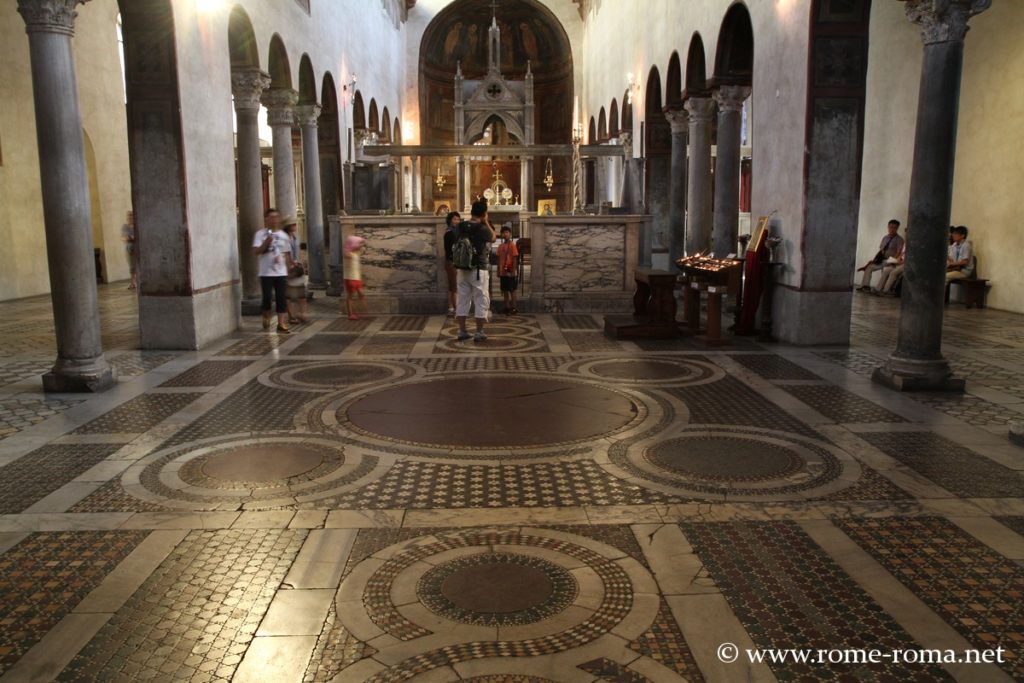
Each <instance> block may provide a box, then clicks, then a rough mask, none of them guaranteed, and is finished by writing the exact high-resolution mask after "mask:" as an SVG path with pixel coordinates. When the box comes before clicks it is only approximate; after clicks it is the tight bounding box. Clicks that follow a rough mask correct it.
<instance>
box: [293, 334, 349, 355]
mask: <svg viewBox="0 0 1024 683" xmlns="http://www.w3.org/2000/svg"><path fill="white" fill-rule="evenodd" d="M356 339H357V337H356V335H351V334H314V335H313V336H312V337H310V338H309V339H307V340H306V341H304V342H302V343H301V344H299V346H298V348H296V349H293V350H292V352H291V353H290V354H289V355H290V356H337V355H339V354H341V352H342V351H344V350H345V349H347V348H348V346H349V344H351V343H352V342H354V341H355V340H356Z"/></svg>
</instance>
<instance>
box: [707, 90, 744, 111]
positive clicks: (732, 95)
mask: <svg viewBox="0 0 1024 683" xmlns="http://www.w3.org/2000/svg"><path fill="white" fill-rule="evenodd" d="M712 96H713V97H714V98H715V102H716V103H717V104H718V111H720V112H722V111H740V110H741V109H742V108H743V102H744V101H745V100H746V99H747V98H748V97H750V88H748V87H747V86H745V85H721V86H719V87H717V88H715V92H714V93H713V95H712Z"/></svg>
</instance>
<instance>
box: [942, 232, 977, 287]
mask: <svg viewBox="0 0 1024 683" xmlns="http://www.w3.org/2000/svg"><path fill="white" fill-rule="evenodd" d="M972 275H974V249H973V248H971V243H970V242H968V241H967V228H965V227H964V226H962V225H958V226H956V227H955V228H953V243H952V244H951V245H949V252H948V253H947V255H946V282H949V281H950V280H959V279H962V278H967V277H971V276H972Z"/></svg>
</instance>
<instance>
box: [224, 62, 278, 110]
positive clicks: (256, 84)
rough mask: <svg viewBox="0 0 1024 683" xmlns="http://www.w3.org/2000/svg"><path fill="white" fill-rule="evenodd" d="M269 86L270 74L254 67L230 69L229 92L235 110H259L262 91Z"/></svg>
mask: <svg viewBox="0 0 1024 683" xmlns="http://www.w3.org/2000/svg"><path fill="white" fill-rule="evenodd" d="M269 87H270V74H268V73H266V72H264V71H260V70H259V69H258V68H256V67H247V68H242V69H232V70H231V94H232V95H234V96H235V110H236V111H250V112H252V111H259V110H260V98H261V97H262V96H263V91H264V90H266V89H267V88H269Z"/></svg>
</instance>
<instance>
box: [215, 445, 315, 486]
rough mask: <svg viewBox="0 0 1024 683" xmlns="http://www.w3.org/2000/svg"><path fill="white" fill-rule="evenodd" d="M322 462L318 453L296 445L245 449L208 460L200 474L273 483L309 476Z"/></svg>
mask: <svg viewBox="0 0 1024 683" xmlns="http://www.w3.org/2000/svg"><path fill="white" fill-rule="evenodd" d="M323 460H324V456H323V454H322V453H320V452H319V451H317V450H315V449H312V448H307V447H305V446H301V445H298V444H274V445H271V446H245V447H241V448H234V449H232V450H230V451H227V452H226V453H219V454H217V455H213V456H211V457H210V458H209V460H207V461H206V462H205V463H204V464H203V474H205V475H206V476H208V477H211V478H213V479H220V480H222V481H273V480H279V479H288V478H289V477H297V476H298V475H300V474H304V473H306V472H309V471H310V470H312V469H313V468H315V467H318V466H319V465H320V464H321V463H323Z"/></svg>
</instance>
